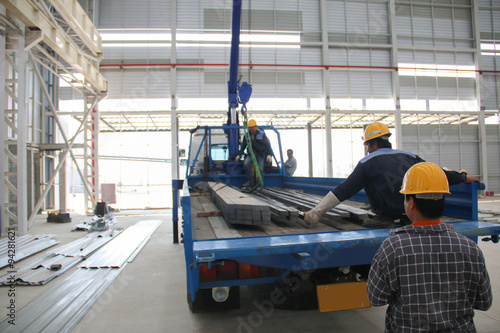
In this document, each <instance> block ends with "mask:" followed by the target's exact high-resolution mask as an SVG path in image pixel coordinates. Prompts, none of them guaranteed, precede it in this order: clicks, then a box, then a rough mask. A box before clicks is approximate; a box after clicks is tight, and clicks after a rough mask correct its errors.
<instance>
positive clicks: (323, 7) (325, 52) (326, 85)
mask: <svg viewBox="0 0 500 333" xmlns="http://www.w3.org/2000/svg"><path fill="white" fill-rule="evenodd" d="M327 12H328V8H327V2H326V0H321V1H320V11H319V15H320V20H321V52H322V60H323V64H322V65H323V66H326V67H325V68H324V69H323V91H324V96H325V135H326V176H327V177H333V157H332V107H331V105H330V72H329V69H328V65H329V63H330V61H329V48H328V22H327V17H326V13H327Z"/></svg>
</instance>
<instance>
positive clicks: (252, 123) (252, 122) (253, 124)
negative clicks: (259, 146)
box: [248, 119, 257, 127]
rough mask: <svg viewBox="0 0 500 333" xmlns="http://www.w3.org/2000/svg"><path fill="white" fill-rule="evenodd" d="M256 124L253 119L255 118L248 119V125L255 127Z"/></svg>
mask: <svg viewBox="0 0 500 333" xmlns="http://www.w3.org/2000/svg"><path fill="white" fill-rule="evenodd" d="M255 126H257V122H256V121H255V119H250V120H249V121H248V127H255Z"/></svg>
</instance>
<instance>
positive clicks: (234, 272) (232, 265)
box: [217, 260, 238, 280]
mask: <svg viewBox="0 0 500 333" xmlns="http://www.w3.org/2000/svg"><path fill="white" fill-rule="evenodd" d="M237 278H238V263H237V262H236V261H233V260H225V261H224V262H222V263H221V264H220V265H217V280H232V279H237Z"/></svg>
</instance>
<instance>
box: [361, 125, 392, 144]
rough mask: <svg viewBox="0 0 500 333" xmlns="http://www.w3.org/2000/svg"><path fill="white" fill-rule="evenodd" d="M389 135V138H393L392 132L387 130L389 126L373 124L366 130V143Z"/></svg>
mask: <svg viewBox="0 0 500 333" xmlns="http://www.w3.org/2000/svg"><path fill="white" fill-rule="evenodd" d="M384 135H387V137H390V136H391V132H390V131H389V128H387V125H386V124H384V123H381V122H378V121H377V122H375V123H373V124H370V125H368V127H367V128H366V130H365V142H367V141H369V140H372V139H375V138H379V137H381V136H384Z"/></svg>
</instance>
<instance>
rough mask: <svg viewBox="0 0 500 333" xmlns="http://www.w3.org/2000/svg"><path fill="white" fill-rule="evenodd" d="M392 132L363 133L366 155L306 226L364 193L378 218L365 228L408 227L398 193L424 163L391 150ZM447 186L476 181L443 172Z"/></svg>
mask: <svg viewBox="0 0 500 333" xmlns="http://www.w3.org/2000/svg"><path fill="white" fill-rule="evenodd" d="M390 136H391V132H390V131H389V129H388V128H387V126H386V125H385V124H383V123H380V122H376V123H373V124H370V125H369V126H368V127H367V128H366V130H365V142H364V145H365V146H366V150H367V152H368V155H367V156H365V157H364V158H362V159H361V160H360V161H359V162H358V165H356V167H355V168H354V170H353V172H352V173H351V174H350V175H349V177H347V179H346V180H345V181H343V182H342V183H341V184H339V185H338V186H337V187H336V188H335V189H334V190H333V191H331V192H329V193H328V194H327V195H326V196H325V197H324V198H323V199H322V200H321V201H320V202H319V203H318V205H316V207H314V208H313V209H312V210H310V211H309V212H307V213H306V214H305V221H306V223H308V224H316V223H318V221H319V219H320V217H321V215H323V214H324V213H326V212H327V211H329V210H330V209H332V208H334V207H335V206H337V205H338V204H339V203H340V202H342V201H344V200H347V199H349V198H350V197H352V196H353V195H355V194H356V193H358V192H359V191H360V190H361V189H363V188H364V189H365V192H366V195H367V196H368V201H369V202H370V206H371V209H372V211H373V212H375V213H376V214H377V215H376V216H375V217H374V218H372V219H369V220H367V221H365V222H363V226H364V227H368V228H370V227H374V228H375V227H392V226H394V222H396V223H402V224H405V221H406V222H408V223H409V221H408V219H407V217H406V216H405V211H404V204H403V199H404V198H403V195H402V194H401V193H399V189H400V188H401V182H402V180H403V176H404V174H405V173H406V171H407V170H408V169H409V168H410V167H411V166H412V165H414V164H416V163H419V162H424V160H423V159H421V158H420V157H419V156H418V155H415V154H413V153H410V152H406V151H402V150H396V149H392V145H391V143H390V142H389V137H390ZM445 172H446V176H447V177H448V181H449V183H450V185H455V184H459V183H464V182H467V183H471V182H475V181H479V179H477V178H474V177H470V176H467V174H465V173H458V172H455V171H445Z"/></svg>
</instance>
